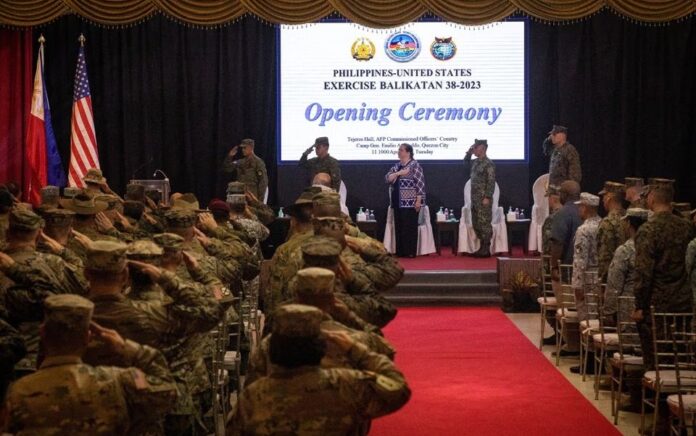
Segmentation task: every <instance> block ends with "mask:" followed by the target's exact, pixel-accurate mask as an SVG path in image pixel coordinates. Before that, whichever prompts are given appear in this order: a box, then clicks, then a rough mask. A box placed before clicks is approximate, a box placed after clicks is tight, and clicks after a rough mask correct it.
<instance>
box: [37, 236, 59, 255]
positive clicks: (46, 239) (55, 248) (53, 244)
mask: <svg viewBox="0 0 696 436" xmlns="http://www.w3.org/2000/svg"><path fill="white" fill-rule="evenodd" d="M39 240H40V241H41V242H43V243H44V244H46V246H47V247H48V249H49V250H51V253H53V254H59V253H60V252H61V251H63V246H62V245H61V244H60V242H58V241H56V240H55V239H53V238H51V237H50V236H48V235H47V234H45V233H44V232H43V230H41V231H40V232H39Z"/></svg>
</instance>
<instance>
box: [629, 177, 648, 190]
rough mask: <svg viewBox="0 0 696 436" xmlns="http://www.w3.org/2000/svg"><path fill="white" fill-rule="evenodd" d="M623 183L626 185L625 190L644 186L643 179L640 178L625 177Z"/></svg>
mask: <svg viewBox="0 0 696 436" xmlns="http://www.w3.org/2000/svg"><path fill="white" fill-rule="evenodd" d="M624 183H625V184H626V188H630V187H631V186H637V187H639V188H640V187H642V186H643V185H645V179H643V178H642V177H625V178H624Z"/></svg>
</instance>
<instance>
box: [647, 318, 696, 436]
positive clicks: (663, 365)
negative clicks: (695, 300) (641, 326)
mask: <svg viewBox="0 0 696 436" xmlns="http://www.w3.org/2000/svg"><path fill="white" fill-rule="evenodd" d="M650 313H651V320H652V339H653V340H652V345H653V353H654V356H655V369H654V370H653V371H647V372H646V373H645V374H644V375H643V380H642V403H641V408H640V427H641V428H645V406H650V407H652V408H653V424H652V434H653V436H654V435H655V431H656V428H657V418H658V405H659V402H660V394H662V393H667V394H676V393H678V392H679V389H678V386H677V375H676V369H675V366H676V365H675V361H674V351H673V348H674V343H675V340H674V339H673V338H672V332H673V331H676V332H680V333H691V332H692V321H693V316H694V315H693V313H655V309H654V308H652V307H651V308H650ZM677 345H678V346H679V348H677V350H683V349H684V348H686V345H687V344H685V343H682V342H677ZM679 352H683V351H679ZM686 372H687V371H684V372H683V373H682V375H685V373H686ZM689 375H691V373H690V372H689ZM693 375H694V376H696V371H694V372H693ZM693 387H696V383H695V384H694V385H693ZM648 389H649V390H651V391H653V393H654V395H653V397H652V398H648V397H647V395H646V394H647V392H646V390H648Z"/></svg>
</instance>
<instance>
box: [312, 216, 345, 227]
mask: <svg viewBox="0 0 696 436" xmlns="http://www.w3.org/2000/svg"><path fill="white" fill-rule="evenodd" d="M312 224H313V225H314V226H315V228H316V227H317V226H318V227H319V228H329V229H333V230H340V229H342V228H343V227H344V226H345V224H346V222H345V221H344V220H343V218H341V217H340V216H338V217H335V216H322V217H314V218H312Z"/></svg>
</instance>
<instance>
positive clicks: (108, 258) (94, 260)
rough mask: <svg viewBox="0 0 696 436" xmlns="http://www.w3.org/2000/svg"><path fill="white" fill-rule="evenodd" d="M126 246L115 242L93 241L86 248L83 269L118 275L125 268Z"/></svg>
mask: <svg viewBox="0 0 696 436" xmlns="http://www.w3.org/2000/svg"><path fill="white" fill-rule="evenodd" d="M127 249H128V246H127V245H126V244H123V243H121V242H115V241H93V242H92V243H91V244H89V246H88V247H87V260H86V261H85V268H86V269H89V270H92V271H100V272H110V273H119V272H121V271H123V269H124V268H125V267H126V250H127Z"/></svg>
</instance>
